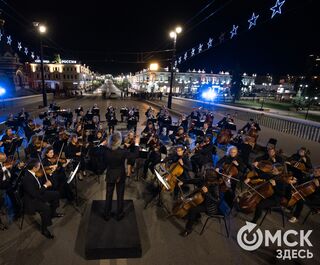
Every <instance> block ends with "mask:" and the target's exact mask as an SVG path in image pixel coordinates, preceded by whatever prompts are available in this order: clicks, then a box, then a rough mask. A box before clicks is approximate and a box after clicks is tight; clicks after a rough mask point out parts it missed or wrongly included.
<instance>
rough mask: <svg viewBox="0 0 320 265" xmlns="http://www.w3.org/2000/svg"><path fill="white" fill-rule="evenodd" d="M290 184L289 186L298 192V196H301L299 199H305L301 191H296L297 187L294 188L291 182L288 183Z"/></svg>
mask: <svg viewBox="0 0 320 265" xmlns="http://www.w3.org/2000/svg"><path fill="white" fill-rule="evenodd" d="M290 185H291V187H292V188H293V189H294V191H295V192H296V193H298V194H299V196H300V197H301V199H302V200H304V201H305V200H306V199H305V198H304V196H303V195H302V194H301V192H300V191H298V190H297V188H296V187H295V186H294V185H293V184H290Z"/></svg>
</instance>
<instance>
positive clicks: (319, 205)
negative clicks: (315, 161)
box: [289, 166, 320, 223]
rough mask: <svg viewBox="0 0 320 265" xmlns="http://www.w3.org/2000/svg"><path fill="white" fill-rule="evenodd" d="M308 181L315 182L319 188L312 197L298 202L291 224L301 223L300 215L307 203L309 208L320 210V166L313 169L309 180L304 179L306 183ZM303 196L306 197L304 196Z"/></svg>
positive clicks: (290, 220)
mask: <svg viewBox="0 0 320 265" xmlns="http://www.w3.org/2000/svg"><path fill="white" fill-rule="evenodd" d="M308 181H313V182H314V183H315V185H316V187H317V188H316V190H315V192H313V193H312V194H311V195H309V196H307V197H304V198H301V199H300V200H298V202H297V203H296V206H295V209H294V211H293V215H292V217H291V218H290V219H289V222H290V223H297V222H298V221H299V217H300V214H301V212H302V210H303V207H304V205H305V203H306V202H307V204H308V206H309V207H311V208H314V209H315V210H317V211H319V210H320V166H317V167H315V168H314V169H313V174H312V175H311V176H310V177H309V178H305V179H304V182H305V183H306V182H308ZM302 196H305V195H304V194H302Z"/></svg>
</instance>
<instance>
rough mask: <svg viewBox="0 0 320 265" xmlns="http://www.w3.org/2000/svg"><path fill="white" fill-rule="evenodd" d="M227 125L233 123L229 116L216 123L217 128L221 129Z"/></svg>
mask: <svg viewBox="0 0 320 265" xmlns="http://www.w3.org/2000/svg"><path fill="white" fill-rule="evenodd" d="M229 123H234V119H233V118H231V115H230V114H227V116H226V117H223V118H222V119H221V120H220V121H219V122H218V127H220V128H221V129H224V128H228V126H229Z"/></svg>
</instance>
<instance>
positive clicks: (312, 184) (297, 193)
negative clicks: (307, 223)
mask: <svg viewBox="0 0 320 265" xmlns="http://www.w3.org/2000/svg"><path fill="white" fill-rule="evenodd" d="M318 187H319V180H318V179H312V180H309V181H307V182H305V183H303V184H300V185H298V186H296V187H294V188H293V191H292V194H291V198H290V200H289V201H286V202H283V204H284V206H286V207H293V206H294V205H296V203H297V202H298V201H299V200H301V199H302V200H304V198H306V197H308V196H309V195H311V194H313V193H314V192H315V191H316V190H317V188H318Z"/></svg>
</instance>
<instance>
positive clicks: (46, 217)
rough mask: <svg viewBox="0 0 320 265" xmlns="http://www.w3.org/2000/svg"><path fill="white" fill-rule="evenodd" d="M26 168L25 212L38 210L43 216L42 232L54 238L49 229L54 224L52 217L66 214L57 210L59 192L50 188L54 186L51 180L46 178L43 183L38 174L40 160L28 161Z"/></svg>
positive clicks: (30, 212) (24, 179) (24, 188)
mask: <svg viewBox="0 0 320 265" xmlns="http://www.w3.org/2000/svg"><path fill="white" fill-rule="evenodd" d="M26 169H27V170H26V172H25V174H24V177H23V194H24V196H23V199H24V207H25V212H26V213H29V214H33V213H34V212H38V213H39V214H40V216H41V232H42V234H43V235H44V236H45V237H47V238H49V239H53V238H54V235H53V234H52V233H51V232H50V231H49V230H48V226H51V225H52V218H60V217H63V216H64V215H63V214H61V213H58V212H57V211H56V210H57V208H58V207H59V193H58V192H57V191H50V190H48V189H49V188H50V187H51V186H52V183H51V181H50V180H46V181H45V182H44V184H42V181H41V179H39V178H38V177H37V176H36V172H38V171H39V170H40V162H39V161H38V160H35V159H32V160H30V161H28V163H27V166H26Z"/></svg>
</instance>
